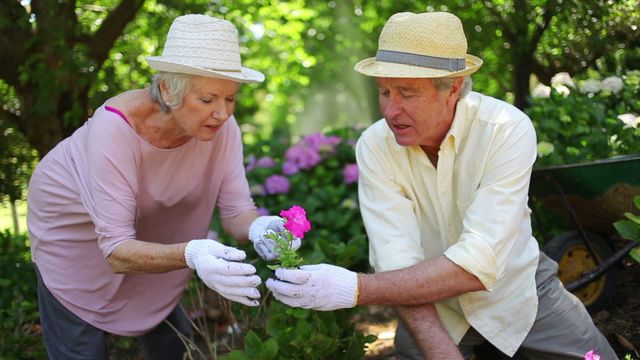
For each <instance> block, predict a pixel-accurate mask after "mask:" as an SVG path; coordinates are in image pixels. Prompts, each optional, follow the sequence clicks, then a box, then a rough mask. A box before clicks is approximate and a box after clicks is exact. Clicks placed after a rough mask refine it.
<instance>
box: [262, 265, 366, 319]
mask: <svg viewBox="0 0 640 360" xmlns="http://www.w3.org/2000/svg"><path fill="white" fill-rule="evenodd" d="M276 277H277V278H278V280H274V279H269V280H267V287H268V288H269V290H271V291H272V292H273V296H274V297H275V298H276V299H278V300H279V301H281V302H283V303H285V304H287V305H289V306H292V307H301V308H305V309H315V310H336V309H346V308H352V307H354V306H356V301H357V298H356V296H357V293H358V275H357V274H356V273H355V272H353V271H349V270H347V269H344V268H341V267H338V266H334V265H327V264H318V265H304V266H301V267H300V269H299V270H298V269H283V268H280V269H277V270H276Z"/></svg>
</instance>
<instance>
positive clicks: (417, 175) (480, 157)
mask: <svg viewBox="0 0 640 360" xmlns="http://www.w3.org/2000/svg"><path fill="white" fill-rule="evenodd" d="M356 157H357V162H358V168H359V171H360V178H359V200H360V208H361V212H362V218H363V220H364V224H365V228H366V230H367V234H368V237H369V258H370V262H371V265H372V266H373V267H374V269H375V271H377V272H381V271H389V270H395V269H400V268H405V267H408V266H411V265H414V264H416V263H418V262H420V261H423V260H425V259H431V258H435V257H437V256H440V255H443V254H444V255H445V256H446V257H447V258H448V259H450V260H451V261H453V262H454V263H456V264H457V265H459V266H460V267H462V268H463V269H465V270H466V271H468V272H469V273H471V274H473V275H475V276H476V277H477V278H478V279H479V280H480V281H481V282H482V283H483V285H484V286H485V287H486V289H488V290H487V291H476V292H470V293H466V294H462V295H460V296H458V297H456V298H452V299H448V300H446V301H443V302H442V303H439V304H436V308H437V310H438V314H439V316H440V318H441V320H442V322H443V324H444V326H445V327H446V329H447V330H448V332H449V334H450V335H451V337H452V338H453V340H454V341H455V342H456V343H458V342H459V341H460V340H461V339H462V337H463V336H464V334H465V332H466V331H467V330H468V329H469V326H470V325H471V326H473V327H474V328H475V329H476V330H477V331H478V332H480V334H482V335H483V336H484V337H485V338H486V339H487V340H488V341H490V342H491V343H492V344H494V345H495V346H496V347H497V348H498V349H500V350H501V351H503V352H504V353H505V354H507V355H513V354H514V353H515V352H516V350H517V349H518V347H519V346H520V344H521V343H522V341H523V340H524V338H525V336H526V335H527V333H528V332H529V330H530V329H531V326H532V325H533V322H534V320H535V317H536V312H537V308H538V299H537V295H536V284H535V272H536V268H537V265H538V257H539V248H538V243H537V242H536V240H535V238H533V237H532V234H531V220H530V214H531V211H530V209H529V208H528V206H527V198H528V190H529V179H530V175H531V169H532V166H533V163H534V161H535V159H536V135H535V130H534V128H533V125H532V123H531V121H530V119H529V118H528V117H527V116H526V115H525V114H524V113H522V112H521V111H520V110H518V109H517V108H515V107H513V106H511V105H509V104H507V103H505V102H503V101H500V100H497V99H494V98H491V97H488V96H485V95H481V94H478V93H475V92H471V93H469V94H467V96H465V97H463V98H461V99H460V100H459V101H458V104H457V106H456V113H455V117H454V120H453V123H452V126H451V129H450V130H449V132H448V134H447V135H446V137H445V138H444V140H443V142H442V144H441V146H440V151H439V153H438V164H437V165H438V166H437V169H436V168H435V167H434V166H433V165H432V164H431V162H430V161H429V159H428V157H427V155H426V154H425V153H424V152H423V151H422V149H421V148H420V147H419V146H411V147H405V146H400V145H398V144H397V143H396V141H395V138H394V135H393V133H392V132H391V130H390V129H389V127H388V126H387V124H386V122H385V120H384V119H381V120H379V121H378V122H376V123H375V124H373V125H371V126H370V127H369V128H368V129H367V130H365V132H364V133H363V134H362V136H361V138H360V139H359V140H358V144H357V146H356Z"/></svg>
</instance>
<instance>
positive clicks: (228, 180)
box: [217, 118, 256, 218]
mask: <svg viewBox="0 0 640 360" xmlns="http://www.w3.org/2000/svg"><path fill="white" fill-rule="evenodd" d="M229 121H230V122H231V121H232V122H233V124H229V125H233V126H228V128H229V129H230V130H229V131H228V132H227V133H226V134H225V136H229V140H230V141H229V142H228V146H229V147H228V148H226V149H224V150H223V151H224V152H225V154H228V156H229V164H228V167H227V171H226V172H225V175H224V177H223V179H222V184H221V187H220V193H219V195H218V201H217V207H218V210H219V211H220V217H221V218H230V217H234V216H237V215H240V214H241V213H243V212H245V211H247V210H255V209H256V206H255V203H254V202H253V199H252V198H251V192H250V190H249V183H248V181H247V176H246V174H245V171H244V162H243V159H244V157H243V150H242V134H241V132H240V127H239V126H238V125H237V123H236V120H235V118H231V119H229Z"/></svg>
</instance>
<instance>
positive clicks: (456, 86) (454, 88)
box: [447, 77, 464, 107]
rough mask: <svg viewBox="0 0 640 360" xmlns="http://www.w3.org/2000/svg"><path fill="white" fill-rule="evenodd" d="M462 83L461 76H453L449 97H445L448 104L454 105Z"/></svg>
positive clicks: (458, 97)
mask: <svg viewBox="0 0 640 360" xmlns="http://www.w3.org/2000/svg"><path fill="white" fill-rule="evenodd" d="M463 83H464V78H463V77H456V78H453V85H451V88H450V89H449V97H448V99H447V103H448V105H449V106H452V107H455V106H456V103H457V102H458V99H460V94H461V93H462V84H463Z"/></svg>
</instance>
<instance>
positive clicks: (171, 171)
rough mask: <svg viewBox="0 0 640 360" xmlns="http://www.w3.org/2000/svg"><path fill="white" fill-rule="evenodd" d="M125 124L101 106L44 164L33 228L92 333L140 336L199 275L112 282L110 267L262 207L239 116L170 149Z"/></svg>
mask: <svg viewBox="0 0 640 360" xmlns="http://www.w3.org/2000/svg"><path fill="white" fill-rule="evenodd" d="M121 116H122V118H121ZM123 118H124V115H123V114H122V113H119V114H117V113H114V112H113V110H111V111H106V110H105V108H104V106H103V107H100V108H99V109H97V111H96V112H95V114H94V116H93V117H92V118H91V119H90V120H89V121H87V122H86V123H85V124H84V125H83V126H82V127H80V128H79V129H78V130H76V131H75V132H74V133H73V135H71V136H70V137H69V138H67V139H65V140H63V141H62V142H60V143H59V144H58V145H57V146H56V147H55V148H54V149H53V150H51V151H50V152H49V153H48V154H47V155H46V156H45V157H44V158H43V159H42V161H41V162H40V164H39V165H38V167H37V168H36V170H35V172H34V174H33V176H32V178H31V181H30V183H29V197H28V204H29V212H28V216H27V223H28V227H29V236H30V241H31V253H32V258H33V261H34V262H35V263H36V264H37V266H38V268H39V270H40V272H41V274H42V277H43V280H44V282H45V284H46V286H47V288H48V289H49V290H50V291H51V293H52V294H53V295H54V296H55V297H56V298H57V299H58V300H59V301H60V302H61V303H62V304H63V305H64V306H65V307H66V308H68V309H69V310H71V311H72V312H73V313H74V314H76V315H77V316H79V317H80V318H81V319H83V320H85V321H86V322H88V323H90V324H91V325H93V326H95V327H97V328H99V329H102V330H105V331H107V332H110V333H115V334H119V335H125V336H137V335H141V334H143V333H145V332H146V331H148V330H150V329H152V328H153V327H155V326H156V325H157V324H159V323H160V322H161V321H162V320H164V319H165V318H166V316H167V315H168V314H169V313H170V312H171V311H172V310H173V308H174V307H175V306H176V304H177V303H178V301H179V300H180V297H181V295H182V291H183V289H184V287H185V285H186V284H187V282H188V281H189V279H190V278H191V275H192V271H191V270H190V269H181V270H175V271H171V272H167V273H163V274H126V275H125V274H114V273H113V272H112V271H111V268H110V266H109V264H108V263H107V262H106V260H105V258H106V257H107V256H108V255H109V254H111V252H112V251H113V250H114V249H115V248H116V247H117V246H118V245H120V244H121V243H122V242H123V241H125V240H127V239H137V240H142V241H149V242H155V243H161V244H173V243H180V242H186V241H188V240H191V239H198V238H205V237H206V236H207V233H208V230H209V226H210V223H211V217H212V213H213V209H214V207H217V209H218V213H219V215H220V217H222V218H228V217H233V216H236V215H239V214H240V213H242V212H244V211H247V210H249V209H255V205H254V203H253V200H252V199H251V195H250V192H249V186H248V183H247V180H246V177H245V173H244V167H243V163H242V160H243V155H242V142H241V134H240V128H239V127H238V124H237V123H236V120H235V119H234V118H233V117H232V118H231V119H229V120H228V121H227V122H226V123H225V125H224V126H222V127H221V128H220V130H219V131H218V133H217V135H216V136H215V138H214V139H213V140H211V141H208V142H202V141H198V140H196V139H191V140H190V141H189V142H187V143H186V144H184V145H182V146H180V147H177V148H173V149H161V148H158V147H155V146H153V145H151V144H149V143H147V142H146V141H145V140H144V139H143V138H142V137H140V135H138V134H137V133H136V132H135V131H134V130H133V129H132V128H131V127H130V126H129V125H128V122H125V121H126V118H124V119H125V121H123Z"/></svg>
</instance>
